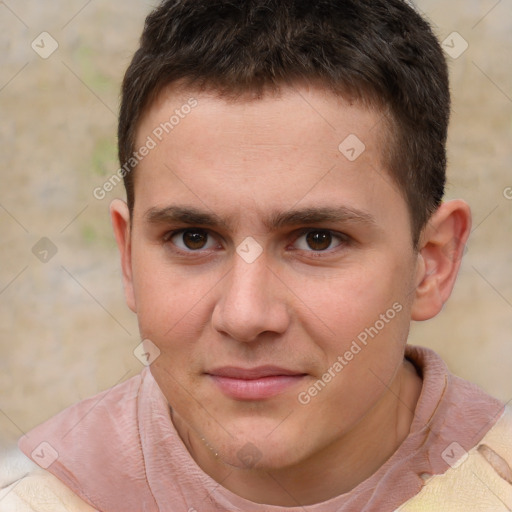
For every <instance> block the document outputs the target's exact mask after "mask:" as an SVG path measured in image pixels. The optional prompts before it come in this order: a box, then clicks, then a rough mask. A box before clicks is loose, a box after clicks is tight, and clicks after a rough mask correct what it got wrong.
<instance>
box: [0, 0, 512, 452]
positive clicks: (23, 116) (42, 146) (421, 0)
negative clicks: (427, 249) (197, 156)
mask: <svg viewBox="0 0 512 512" xmlns="http://www.w3.org/2000/svg"><path fill="white" fill-rule="evenodd" d="M152 3H153V4H154V3H155V2H148V1H142V0H125V1H122V2H121V1H114V0H108V1H107V0H92V1H91V0H90V1H86V0H72V1H70V0H68V1H63V0H60V1H57V0H54V1H45V2H39V1H34V0H32V1H28V0H8V1H7V2H0V49H1V53H0V60H1V68H0V108H1V122H0V150H1V153H0V154H1V156H0V183H1V185H0V233H1V242H0V244H1V245H0V350H1V357H0V439H2V440H4V442H5V441H7V442H11V441H13V440H15V439H16V438H17V437H19V436H20V435H22V433H24V432H26V431H27V430H29V429H30V428H31V427H33V426H34V425H36V424H38V423H40V422H42V421H43V420H45V419H47V418H48V417H50V416H52V415H53V414H55V413H56V412H58V411H60V410H61V409H63V408H64V407H66V406H67V405H70V404H71V403H73V402H76V401H78V400H80V399H82V398H85V397H87V396H89V395H92V394H94V393H96V392H98V391H100V390H102V389H105V388H107V387H110V386H112V385H114V384H116V383H118V382H120V381H122V380H125V379H127V378H129V377H130V376H132V375H135V374H136V373H137V372H139V371H140V370H141V368H142V365H141V364H140V363H139V361H138V360H137V359H136V358H135V357H134V355H133V350H134V348H135V347H136V346H137V345H138V344H139V342H140V339H139V337H138V329H137V324H136V319H135V317H134V315H133V314H132V313H131V312H130V311H129V310H128V308H127V307H126V306H125V304H124V298H123V294H122V286H121V278H120V270H119V263H118V256H117V252H116V248H115V245H114V239H113V236H112V234H111V228H110V222H109V218H108V204H109V202H110V200H111V199H112V198H114V197H123V194H124V191H123V190H122V187H121V186H118V187H117V188H116V189H115V190H114V191H113V192H111V193H109V194H107V197H106V198H105V199H103V200H97V199H95V197H94V196H93V190H94V188H95V187H98V186H101V185H102V184H103V182H104V181H105V179H106V178H108V177H109V176H110V175H111V174H112V173H114V172H115V171H116V169H117V168H118V164H117V161H116V147H115V145H116V137H115V134H116V114H117V109H118V90H119V85H120V82H121V79H122V76H123V72H124V70H125V68H126V66H127V65H128V62H129V59H130V57H131V54H132V53H133V51H134V50H135V48H136V45H137V40H138V37H139V35H140V32H141V29H142V26H143V21H144V17H145V14H146V13H147V12H148V11H149V10H150V8H151V4H152ZM414 3H415V5H416V6H417V8H418V9H419V10H421V11H422V12H423V13H424V14H425V15H426V16H428V18H429V19H430V20H431V22H432V24H433V26H434V28H435V31H436V33H437V35H438V36H439V38H440V39H441V40H445V38H447V37H448V39H447V40H446V46H445V47H446V50H447V52H450V53H451V55H452V56H451V57H450V56H449V57H448V60H449V65H450V71H451V80H452V82H451V83H452V92H453V117H452V124H451V129H450V140H449V160H450V161H449V186H448V190H447V196H448V197H449V198H452V197H463V198H465V199H466V200H467V201H468V202H469V203H470V205H471V207H472V209H473V216H474V230H473V233H472V236H471V239H470V242H469V244H468V250H467V253H466V255H465V258H464V260H463V264H462V270H461V273H460V278H459V281H458V283H457V286H456V289H455V292H454V294H453V296H452V299H451V300H450V301H449V303H448V304H447V305H446V308H445V309H444V311H443V312H442V313H441V314H440V315H439V316H438V317H437V318H435V319H434V320H431V321H429V322H425V323H422V324H414V325H413V327H412V332H411V336H410V342H411V343H415V344H421V345H425V346H428V347H432V348H434V349H435V350H437V351H438V352H439V353H440V354H441V355H442V356H443V357H444V358H445V360H446V361H447V363H448V365H449V367H450V369H451V370H452V371H454V372H455V373H457V374H458V375H460V376H462V377H465V378H467V379H469V380H471V381H473V382H476V383H478V384H479V385H480V386H482V387H483V388H484V389H485V390H487V391H488V392H490V393H492V394H493V395H495V396H497V397H499V398H501V399H503V400H504V401H508V400H511V399H512V379H511V370H510V369H511V363H512V339H511V334H512V243H511V242H512V173H511V164H512V139H511V135H512V115H511V114H512V62H511V58H510V55H512V2H510V1H505V0H504V1H497V0H482V1H475V0H464V1H462V0H452V1H446V0H444V1H442V0H418V1H416V2H414ZM454 31H455V32H457V33H458V34H459V35H453V34H452V33H453V32H454ZM42 32H48V33H49V34H50V36H51V38H53V40H55V41H56V43H55V42H53V40H52V39H50V37H49V36H47V35H40V34H41V33H42ZM461 38H462V39H461ZM33 41H34V43H33V45H34V49H33V48H32V46H31V45H32V42H33ZM55 44H58V48H57V49H56V50H55V51H54V53H52V54H51V55H49V56H48V55H47V53H49V52H50V51H51V50H52V49H53V47H52V45H54V46H55ZM466 44H467V45H468V46H467V49H466V50H465V51H464V52H463V53H461V52H462V50H464V48H465V46H466ZM36 52H38V53H36ZM459 53H461V54H460V55H458V54H459ZM40 55H42V56H46V57H47V58H42V56H40ZM454 56H455V57H456V58H454ZM43 237H46V238H48V239H49V240H50V241H51V242H48V241H43V242H40V240H41V238H43ZM36 244H39V245H36ZM34 246H36V248H35V249H34ZM55 250H56V251H57V252H56V253H55V254H53V252H55ZM44 251H47V253H45V252H44ZM34 253H36V254H34ZM36 255H37V256H39V257H36ZM41 258H42V259H43V260H44V259H45V258H46V259H47V260H48V261H46V262H45V261H41Z"/></svg>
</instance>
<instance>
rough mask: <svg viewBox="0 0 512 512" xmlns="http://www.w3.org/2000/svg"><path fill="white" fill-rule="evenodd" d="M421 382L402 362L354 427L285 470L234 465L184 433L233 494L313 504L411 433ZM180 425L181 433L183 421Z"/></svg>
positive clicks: (347, 486) (377, 462) (364, 472)
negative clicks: (240, 467)
mask: <svg viewBox="0 0 512 512" xmlns="http://www.w3.org/2000/svg"><path fill="white" fill-rule="evenodd" d="M421 386H422V381H421V378H420V377H419V376H418V374H417V373H416V370H415V368H414V367H413V365H412V364H411V363H410V362H408V361H404V363H403V364H402V365H401V367H400V368H399V370H398V372H397V374H396V376H395V378H394V379H393V381H392V382H391V384H390V385H389V386H388V387H387V390H386V392H385V393H384V394H383V396H382V397H381V398H380V399H379V401H378V402H377V404H376V405H375V406H374V407H373V408H372V410H371V411H370V412H369V413H368V414H367V415H366V416H365V417H364V418H363V419H362V420H361V421H360V422H359V423H358V424H357V425H356V426H355V427H354V428H353V429H352V430H351V431H350V432H348V433H346V434H345V435H343V436H341V437H340V438H339V439H337V440H336V441H335V442H334V443H332V444H331V445H329V446H327V447H325V448H324V449H323V450H321V451H320V452H317V453H315V454H314V455H312V456H311V457H310V458H309V459H307V460H302V461H301V462H300V464H297V465H295V466H292V467H286V468H283V469H278V470H275V469H273V470H247V469H245V470H234V469H233V467H232V466H228V465H226V464H224V463H223V462H222V461H221V460H220V459H218V458H216V457H214V456H213V454H212V452H211V450H209V449H208V448H207V447H205V446H204V445H203V443H201V442H200V441H199V442H197V441H196V440H193V438H191V437H190V436H189V435H187V436H186V437H185V438H184V437H183V435H182V438H183V439H184V441H185V444H186V445H187V447H188V449H189V451H190V453H191V454H192V456H193V457H194V459H195V460H196V462H197V464H198V465H199V466H200V467H201V468H202V469H203V471H205V472H206V473H207V474H208V475H210V476H211V477H212V478H213V479H215V480H216V481H217V482H221V483H222V485H223V487H225V488H227V489H229V490H230V491H232V492H233V493H235V494H237V495H239V496H241V497H243V498H245V499H248V500H250V501H253V502H255V503H264V504H267V505H277V506H284V507H292V506H298V505H312V504H315V503H321V502H323V501H326V500H328V499H331V498H333V497H335V496H339V495H341V494H344V493H347V492H349V491H351V490H352V489H354V488H355V487H356V486H357V485H359V484H360V483H361V482H363V481H364V480H366V479H367V478H369V477H370V476H371V475H372V474H373V473H375V471H377V470H378V469H379V468H380V467H381V466H382V465H383V464H384V463H385V462H386V460H387V459H389V457H390V456H391V455H392V454H393V453H394V452H395V451H396V450H397V448H398V447H399V446H400V444H401V443H402V442H403V441H404V440H405V438H406V437H407V435H408V434H409V431H410V427H411V424H412V420H413V417H414V410H415V407H416V403H417V401H418V398H419V395H420V392H421ZM181 427H183V426H181ZM176 428H177V429H178V431H180V432H183V430H182V428H180V425H176Z"/></svg>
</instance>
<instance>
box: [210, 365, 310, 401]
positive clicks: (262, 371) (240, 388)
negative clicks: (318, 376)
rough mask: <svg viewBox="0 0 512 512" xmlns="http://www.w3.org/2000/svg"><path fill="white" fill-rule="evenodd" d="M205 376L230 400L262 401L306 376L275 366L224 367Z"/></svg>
mask: <svg viewBox="0 0 512 512" xmlns="http://www.w3.org/2000/svg"><path fill="white" fill-rule="evenodd" d="M206 375H208V376H209V377H210V378H211V379H212V381H213V382H214V384H215V385H216V386H217V387H218V388H219V389H220V391H221V392H222V393H223V394H224V395H226V396H228V397H230V398H233V399H235V400H264V399H267V398H271V397H273V396H276V395H279V394H281V393H283V392H284V391H286V390H287V389H289V388H290V387H292V386H294V385H296V384H298V383H299V382H301V381H302V380H303V379H304V378H305V377H306V375H307V374H305V373H301V372H297V371H294V370H289V369H286V368H279V367H276V366H259V367H256V368H238V367H234V366H225V367H222V368H216V369H214V370H211V371H208V372H206Z"/></svg>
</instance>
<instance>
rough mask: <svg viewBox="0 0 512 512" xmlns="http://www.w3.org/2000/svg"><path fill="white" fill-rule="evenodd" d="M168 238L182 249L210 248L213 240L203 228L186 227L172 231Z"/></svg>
mask: <svg viewBox="0 0 512 512" xmlns="http://www.w3.org/2000/svg"><path fill="white" fill-rule="evenodd" d="M169 240H170V241H171V242H172V243H173V244H174V245H176V247H178V248H180V249H181V250H183V251H198V250H200V249H211V248H212V247H213V246H214V245H215V240H213V239H211V238H210V236H209V234H208V232H207V231H205V230H204V229H186V230H182V231H178V232H177V233H174V234H173V235H172V236H171V237H169Z"/></svg>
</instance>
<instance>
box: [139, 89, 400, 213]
mask: <svg viewBox="0 0 512 512" xmlns="http://www.w3.org/2000/svg"><path fill="white" fill-rule="evenodd" d="M383 117H384V116H383V115H382V113H381V112H380V111H378V110H374V109H369V108H365V107H363V106H362V105H360V104H358V103H353V102H352V103H351V102H349V101H347V100H345V99H343V98H341V97H339V96H335V95H334V94H332V93H330V92H329V91H327V90H325V89H321V88H315V87H300V88H299V87H297V88H291V87H290V88H287V89H283V90H281V91H280V92H279V93H276V94H267V95H265V96H263V97H261V98H258V99H254V98H249V97H239V98H236V99H227V98H222V97H219V96H218V95H217V94H215V93H208V92H201V93H199V92H197V91H194V90H179V89H176V90H173V89H167V90H165V91H164V92H163V93H162V94H160V96H159V97H158V98H157V100H156V101H155V102H154V103H153V104H152V105H151V107H150V108H149V109H148V110H147V112H146V113H145V115H144V117H143V118H142V120H141V122H140V126H139V129H138V131H137V140H136V148H141V147H143V146H144V145H151V147H152V149H151V150H150V151H148V152H147V155H146V156H145V157H144V158H143V159H141V161H140V163H139V164H138V167H137V170H136V172H135V180H134V181H135V197H136V200H135V204H136V205H137V204H141V202H143V203H144V205H145V207H147V208H151V207H154V206H156V205H162V206H163V205H165V204H166V203H168V202H169V201H174V202H176V201H177V200H180V201H181V202H183V200H184V198H185V197H186V198H187V202H191V201H192V202H193V203H194V204H200V203H201V202H202V203H205V204H208V205H209V206H210V207H211V208H213V209H214V210H215V211H217V210H222V209H229V206H231V205H233V206H234V205H239V204H246V205H248V204H252V205H258V204H259V205H261V209H262V210H265V209H267V211H268V208H269V207H270V208H271V209H272V210H273V211H275V210H277V208H276V207H277V206H279V207H281V209H286V208H291V207H292V206H294V205H296V204H297V203H299V202H300V203H302V205H304V206H306V207H310V206H312V205H313V204H317V203H318V202H319V201H321V202H323V203H328V202H329V201H330V202H334V203H338V204H339V203H340V202H344V203H346V204H344V206H347V207H349V208H350V207H354V208H357V209H364V208H362V207H363V206H365V204H366V205H371V204H372V202H374V199H375V198H376V197H377V196H378V195H381V196H382V195H388V196H390V197H389V199H390V200H391V201H402V202H403V200H402V198H401V196H400V194H399V191H398V190H397V187H396V186H395V184H394V182H393V180H392V179H391V177H390V175H389V174H388V172H387V171H386V170H385V168H384V163H383V158H382V155H383V151H384V149H385V144H386V139H387V136H386V135H387V134H386V123H385V122H384V121H383ZM355 203H359V204H355ZM362 203H365V204H362ZM203 206H204V204H203Z"/></svg>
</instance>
